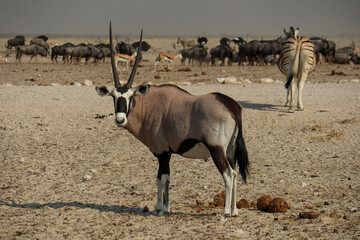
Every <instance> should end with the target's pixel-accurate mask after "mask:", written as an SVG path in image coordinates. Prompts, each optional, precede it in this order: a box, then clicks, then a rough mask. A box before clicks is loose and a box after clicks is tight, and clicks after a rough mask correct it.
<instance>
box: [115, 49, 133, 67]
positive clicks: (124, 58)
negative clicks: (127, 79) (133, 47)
mask: <svg viewBox="0 0 360 240" xmlns="http://www.w3.org/2000/svg"><path fill="white" fill-rule="evenodd" d="M136 55H137V53H136V52H134V53H133V55H131V56H129V55H127V54H121V53H116V54H115V56H114V59H115V66H116V68H117V69H118V70H119V71H120V72H121V70H120V69H119V68H118V65H117V64H118V62H121V63H125V66H126V67H125V69H126V72H127V71H128V65H129V62H132V61H133V60H134V59H135V57H136Z"/></svg>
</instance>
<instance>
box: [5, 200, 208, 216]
mask: <svg viewBox="0 0 360 240" xmlns="http://www.w3.org/2000/svg"><path fill="white" fill-rule="evenodd" d="M6 201H7V202H5V201H2V200H0V206H7V207H13V208H25V209H34V210H36V209H43V208H45V207H50V208H54V209H60V208H68V207H75V208H83V209H85V208H88V209H94V210H98V211H99V212H113V213H118V214H129V213H131V214H136V215H139V216H142V217H147V216H153V214H152V212H150V211H148V210H145V208H138V207H126V206H117V205H103V204H94V203H81V202H54V203H44V204H41V203H23V204H19V203H16V202H15V201H13V200H11V199H7V200H6ZM167 215H168V216H169V215H173V216H193V217H201V216H208V214H194V213H182V212H170V213H169V214H167Z"/></svg>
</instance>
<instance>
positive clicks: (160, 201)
mask: <svg viewBox="0 0 360 240" xmlns="http://www.w3.org/2000/svg"><path fill="white" fill-rule="evenodd" d="M170 158H171V155H170V154H166V153H164V154H161V155H159V156H158V160H159V171H158V175H157V178H156V184H157V186H158V193H157V203H156V206H155V210H154V211H153V214H154V215H158V216H163V215H164V214H165V213H168V212H169V211H170V203H169V186H170V166H169V162H170Z"/></svg>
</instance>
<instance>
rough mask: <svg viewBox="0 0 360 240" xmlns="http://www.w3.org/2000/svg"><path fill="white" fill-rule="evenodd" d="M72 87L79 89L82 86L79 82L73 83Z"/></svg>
mask: <svg viewBox="0 0 360 240" xmlns="http://www.w3.org/2000/svg"><path fill="white" fill-rule="evenodd" d="M74 86H75V87H81V86H82V84H81V83H79V82H75V83H74Z"/></svg>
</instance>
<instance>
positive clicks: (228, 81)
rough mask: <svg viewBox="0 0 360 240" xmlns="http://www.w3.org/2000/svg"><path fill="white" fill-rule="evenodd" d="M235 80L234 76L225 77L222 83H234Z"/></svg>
mask: <svg viewBox="0 0 360 240" xmlns="http://www.w3.org/2000/svg"><path fill="white" fill-rule="evenodd" d="M236 82H237V80H236V77H226V78H225V80H224V82H223V84H234V83H236Z"/></svg>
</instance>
